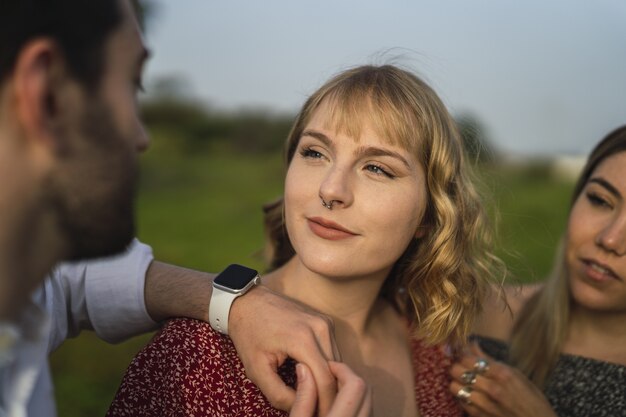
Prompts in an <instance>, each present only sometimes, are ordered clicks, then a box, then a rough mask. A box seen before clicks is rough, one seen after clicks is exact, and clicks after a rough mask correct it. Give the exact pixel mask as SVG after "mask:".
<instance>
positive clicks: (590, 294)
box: [566, 152, 626, 312]
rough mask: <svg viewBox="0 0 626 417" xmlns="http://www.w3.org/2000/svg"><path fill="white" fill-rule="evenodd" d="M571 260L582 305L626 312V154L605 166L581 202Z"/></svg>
mask: <svg viewBox="0 0 626 417" xmlns="http://www.w3.org/2000/svg"><path fill="white" fill-rule="evenodd" d="M566 257H567V258H566V261H567V267H568V272H569V278H570V280H569V284H570V289H571V293H572V296H573V298H574V300H575V301H576V302H577V303H578V304H579V305H581V306H583V307H585V308H590V309H594V310H601V311H614V312H615V311H621V312H626V152H620V153H617V154H615V155H613V156H610V157H608V158H607V159H605V160H604V161H602V162H601V163H600V164H599V165H598V167H597V168H596V169H595V170H594V172H593V173H592V174H591V176H590V177H589V180H588V181H587V184H586V185H585V187H584V188H583V190H582V192H581V193H580V195H579V196H578V198H577V199H576V201H575V203H574V206H573V207H572V212H571V214H570V218H569V223H568V228H567V246H566Z"/></svg>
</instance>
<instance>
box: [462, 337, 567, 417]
mask: <svg viewBox="0 0 626 417" xmlns="http://www.w3.org/2000/svg"><path fill="white" fill-rule="evenodd" d="M450 374H451V376H452V383H451V384H450V391H451V392H452V394H454V395H455V396H456V397H457V399H458V400H459V402H460V404H461V406H462V407H463V409H464V410H465V411H466V412H467V414H469V415H470V416H474V417H479V416H480V417H482V416H489V417H557V415H556V413H555V412H554V410H553V409H552V407H551V406H550V403H549V402H548V400H547V399H546V397H545V396H544V395H543V393H542V392H541V390H540V389H539V388H537V386H535V385H534V384H533V383H532V382H531V381H530V380H529V379H528V378H527V377H526V376H525V375H524V374H522V372H520V371H519V370H518V369H516V368H514V367H511V366H509V365H506V364H504V363H502V362H498V361H496V360H495V359H492V358H490V357H489V356H487V355H486V354H485V353H484V352H482V350H481V349H480V348H479V347H478V345H476V344H474V345H473V346H472V351H471V352H467V353H465V354H464V355H462V356H461V357H460V358H459V359H458V360H457V362H456V363H455V364H454V365H453V366H452V368H451V370H450Z"/></svg>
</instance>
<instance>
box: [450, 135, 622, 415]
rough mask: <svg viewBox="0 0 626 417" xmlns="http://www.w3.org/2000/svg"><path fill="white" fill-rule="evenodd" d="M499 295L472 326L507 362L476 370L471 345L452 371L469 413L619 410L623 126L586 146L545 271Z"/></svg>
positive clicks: (615, 412) (484, 343) (606, 412)
mask: <svg viewBox="0 0 626 417" xmlns="http://www.w3.org/2000/svg"><path fill="white" fill-rule="evenodd" d="M509 301H510V305H511V308H512V310H513V311H512V313H513V314H512V315H511V314H509V312H508V311H506V310H505V309H504V308H502V306H499V305H498V303H497V302H495V301H494V302H492V303H489V304H488V305H487V306H486V308H485V315H484V317H483V318H482V319H481V320H479V321H477V327H476V328H475V333H476V334H477V335H478V336H479V337H478V338H477V339H478V341H479V342H480V345H481V347H482V348H483V350H484V352H486V353H487V354H489V355H491V356H492V357H493V358H494V359H498V360H500V361H504V362H508V363H510V364H512V365H513V366H514V367H510V366H507V365H505V364H504V363H503V362H496V361H489V360H487V362H483V363H486V364H487V369H486V370H485V371H484V372H478V373H477V372H476V370H475V369H474V364H475V363H477V361H478V359H484V358H486V356H484V357H483V358H481V356H482V355H483V353H482V352H480V351H476V352H474V353H473V354H468V355H465V356H464V357H463V358H461V360H460V361H459V363H458V364H456V365H455V366H454V367H453V369H452V375H453V376H454V377H455V380H456V381H454V382H453V383H452V384H451V387H450V389H451V391H452V392H453V393H455V394H457V395H458V396H459V397H462V398H464V399H465V401H464V402H465V405H464V408H465V410H466V411H467V412H468V413H469V414H470V415H472V416H482V415H489V416H514V417H515V416H547V417H549V416H555V415H558V416H594V417H602V416H607V417H608V416H624V415H626V126H623V127H620V128H619V129H617V130H615V131H613V132H612V133H610V134H609V135H608V136H607V137H605V138H604V139H603V140H602V141H601V142H600V143H599V144H598V145H597V146H596V147H595V148H594V150H593V151H592V152H591V155H590V156H589V159H588V161H587V164H586V165H585V167H584V169H583V172H582V174H581V176H580V178H579V179H578V182H577V184H576V186H575V188H574V194H573V198H572V206H571V210H570V214H569V221H568V224H567V230H566V232H565V235H564V237H563V239H562V243H561V245H560V247H559V249H558V251H557V255H556V259H555V263H554V268H553V272H552V274H551V276H550V277H549V278H548V280H547V281H546V282H545V284H544V285H543V286H541V287H537V286H534V287H525V288H522V289H521V291H518V290H511V292H510V296H509ZM479 366H480V363H479ZM542 391H543V392H542Z"/></svg>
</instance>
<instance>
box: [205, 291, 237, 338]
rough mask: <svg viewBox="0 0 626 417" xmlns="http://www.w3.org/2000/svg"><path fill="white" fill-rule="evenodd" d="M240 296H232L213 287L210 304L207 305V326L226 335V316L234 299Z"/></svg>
mask: <svg viewBox="0 0 626 417" xmlns="http://www.w3.org/2000/svg"><path fill="white" fill-rule="evenodd" d="M240 295H241V294H233V293H230V292H227V291H224V290H222V289H220V288H216V287H213V293H212V294H211V304H210V305H209V324H210V325H211V327H212V328H213V330H215V331H216V332H219V333H222V334H225V335H228V316H229V314H230V307H231V306H232V305H233V301H235V298H237V297H239V296H240Z"/></svg>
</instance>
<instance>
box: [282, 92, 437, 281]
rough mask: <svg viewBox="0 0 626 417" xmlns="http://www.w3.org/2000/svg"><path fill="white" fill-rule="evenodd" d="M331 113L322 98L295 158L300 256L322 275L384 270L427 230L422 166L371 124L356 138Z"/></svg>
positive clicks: (289, 192) (291, 187) (289, 209)
mask: <svg viewBox="0 0 626 417" xmlns="http://www.w3.org/2000/svg"><path fill="white" fill-rule="evenodd" d="M329 120H330V115H329V113H328V109H327V108H326V106H325V105H324V104H322V105H321V106H320V107H319V108H318V109H317V110H316V111H315V113H314V114H313V115H312V117H311V120H310V121H309V123H308V124H307V126H306V127H305V129H304V131H303V134H302V136H301V138H300V141H299V143H298V147H297V149H296V152H295V155H294V157H293V159H292V161H291V163H290V165H289V169H288V171H287V178H286V181H285V216H286V224H287V230H288V233H289V238H290V240H291V243H292V244H293V247H294V249H295V250H296V253H297V254H298V257H299V259H300V260H301V261H302V263H303V264H304V265H305V266H306V267H307V268H309V269H310V270H313V271H315V272H318V273H320V274H324V275H328V276H363V275H372V274H381V275H384V276H386V274H387V273H388V272H389V270H390V269H391V267H392V266H393V264H394V263H395V262H396V261H397V259H398V258H399V257H400V256H401V255H402V253H403V252H404V250H405V249H406V247H407V246H408V244H409V243H410V241H411V239H413V238H414V237H415V236H416V235H417V236H419V235H420V234H421V233H420V230H422V229H421V228H420V227H419V226H420V224H421V221H422V218H423V216H424V211H425V209H426V205H427V194H426V184H425V177H424V170H423V169H422V167H421V165H420V164H419V163H418V161H417V158H416V157H415V156H414V155H412V154H411V153H410V152H408V151H406V150H404V149H402V148H400V147H397V146H393V145H389V144H388V141H384V140H382V138H380V137H378V136H377V134H376V133H375V131H374V130H373V129H372V128H371V126H363V129H361V130H362V131H361V137H360V138H351V137H349V136H347V135H346V134H343V133H339V132H336V131H334V130H332V129H330V128H329V127H328V125H329V123H328V122H329ZM355 139H358V140H355ZM322 198H323V199H324V201H325V202H326V204H327V206H329V205H332V208H331V209H329V208H327V207H324V206H323V205H322Z"/></svg>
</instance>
